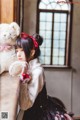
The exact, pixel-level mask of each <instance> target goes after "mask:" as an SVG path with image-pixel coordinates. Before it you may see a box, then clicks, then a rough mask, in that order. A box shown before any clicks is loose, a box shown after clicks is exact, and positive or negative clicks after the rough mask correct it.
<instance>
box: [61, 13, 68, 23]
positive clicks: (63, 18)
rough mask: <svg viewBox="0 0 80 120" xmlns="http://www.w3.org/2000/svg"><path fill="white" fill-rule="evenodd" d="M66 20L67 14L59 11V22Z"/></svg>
mask: <svg viewBox="0 0 80 120" xmlns="http://www.w3.org/2000/svg"><path fill="white" fill-rule="evenodd" d="M66 20H67V15H66V14H64V13H61V22H66Z"/></svg>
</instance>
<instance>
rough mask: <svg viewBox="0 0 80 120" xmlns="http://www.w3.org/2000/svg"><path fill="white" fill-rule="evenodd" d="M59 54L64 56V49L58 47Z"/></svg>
mask: <svg viewBox="0 0 80 120" xmlns="http://www.w3.org/2000/svg"><path fill="white" fill-rule="evenodd" d="M59 56H61V57H62V56H63V57H64V56H65V49H59Z"/></svg>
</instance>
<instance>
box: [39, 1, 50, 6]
mask: <svg viewBox="0 0 80 120" xmlns="http://www.w3.org/2000/svg"><path fill="white" fill-rule="evenodd" d="M41 2H43V3H44V4H46V5H47V4H49V0H41Z"/></svg>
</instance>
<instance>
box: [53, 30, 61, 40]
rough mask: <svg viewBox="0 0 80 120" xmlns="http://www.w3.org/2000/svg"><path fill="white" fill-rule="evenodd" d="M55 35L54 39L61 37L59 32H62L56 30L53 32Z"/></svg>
mask: <svg viewBox="0 0 80 120" xmlns="http://www.w3.org/2000/svg"><path fill="white" fill-rule="evenodd" d="M53 34H54V35H53V36H54V39H59V34H60V32H55V31H54V33H53Z"/></svg>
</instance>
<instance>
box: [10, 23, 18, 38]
mask: <svg viewBox="0 0 80 120" xmlns="http://www.w3.org/2000/svg"><path fill="white" fill-rule="evenodd" d="M10 27H13V28H14V30H15V31H16V34H17V36H19V34H20V27H19V25H18V24H17V23H16V22H12V23H11V24H10Z"/></svg>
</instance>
